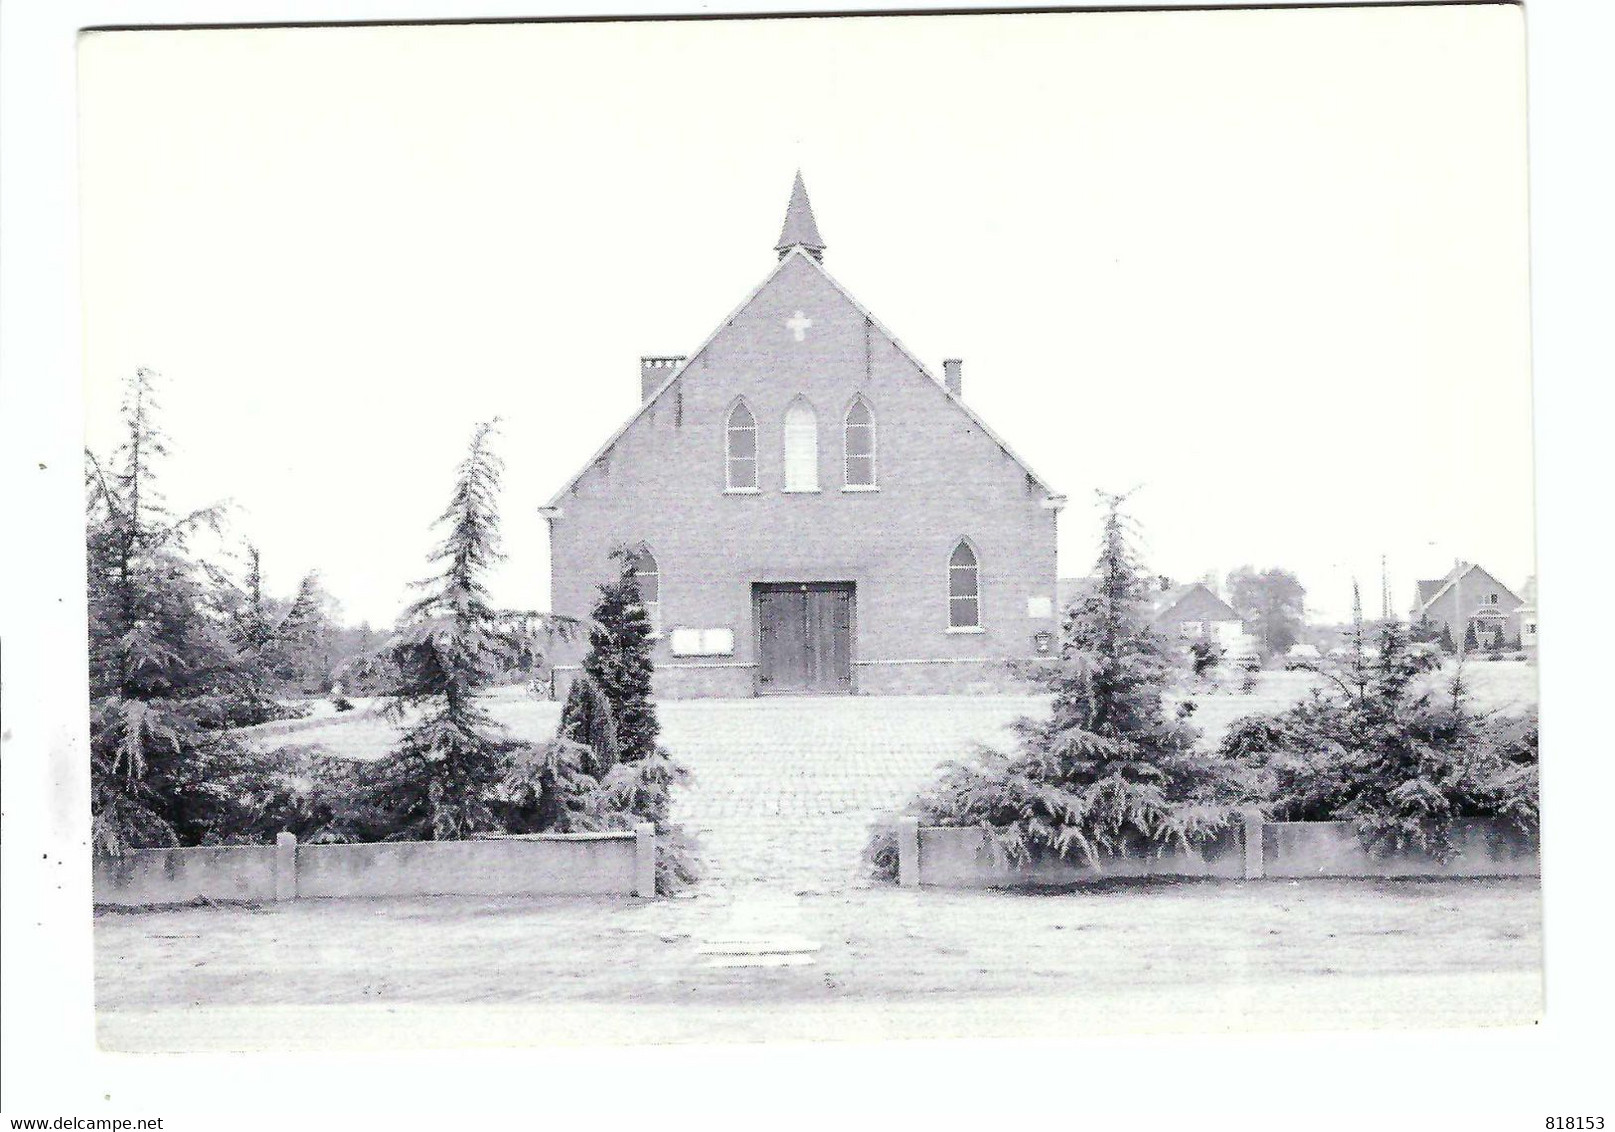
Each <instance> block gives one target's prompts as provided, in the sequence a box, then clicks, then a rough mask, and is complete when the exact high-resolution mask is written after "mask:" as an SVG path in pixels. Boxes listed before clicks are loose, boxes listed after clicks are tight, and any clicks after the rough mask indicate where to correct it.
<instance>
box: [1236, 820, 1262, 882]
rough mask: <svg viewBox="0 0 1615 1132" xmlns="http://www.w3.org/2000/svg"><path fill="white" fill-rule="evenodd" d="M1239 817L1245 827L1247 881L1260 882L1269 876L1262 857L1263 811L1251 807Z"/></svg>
mask: <svg viewBox="0 0 1615 1132" xmlns="http://www.w3.org/2000/svg"><path fill="white" fill-rule="evenodd" d="M1239 816H1240V819H1241V820H1242V821H1243V822H1244V825H1245V837H1244V841H1245V879H1246V880H1260V879H1261V878H1262V877H1264V876H1266V875H1267V870H1266V868H1265V867H1264V859H1263V856H1262V811H1261V810H1259V809H1257V808H1256V807H1255V806H1249V807H1246V808H1245V809H1243V810H1241V811H1240V812H1239Z"/></svg>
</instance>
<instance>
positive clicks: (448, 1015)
mask: <svg viewBox="0 0 1615 1132" xmlns="http://www.w3.org/2000/svg"><path fill="white" fill-rule="evenodd" d="M734 912H735V909H734V908H732V907H731V906H730V905H729V904H728V902H727V901H725V900H724V899H721V898H709V897H696V898H693V899H684V900H663V901H656V902H637V901H628V900H577V899H570V900H559V899H528V900H495V899H484V898H468V897H466V898H462V897H455V898H448V897H439V898H431V899H417V900H347V901H312V900H309V901H296V902H291V903H287V904H282V905H268V906H263V907H233V908H185V909H179V910H173V911H147V912H138V913H102V914H99V915H97V917H96V931H95V947H96V996H97V1005H98V1010H99V1012H100V1027H101V1038H102V1044H103V1045H104V1046H106V1047H108V1048H128V1049H145V1048H151V1049H159V1048H179V1047H186V1048H249V1047H250V1048H256V1047H260V1046H300V1045H322V1044H326V1043H336V1044H346V1043H354V1042H356V1043H358V1044H367V1043H371V1042H379V1043H380V1044H396V1043H397V1042H399V1041H403V1042H404V1043H406V1044H414V1043H424V1044H444V1043H448V1044H453V1043H457V1042H461V1041H465V1040H473V1041H478V1040H484V1039H486V1040H488V1041H490V1042H496V1043H501V1044H502V1043H509V1042H515V1043H525V1042H547V1041H627V1040H646V1041H661V1040H707V1041H723V1040H733V1039H736V1038H741V1039H755V1038H771V1037H858V1036H867V1037H893V1036H920V1035H924V1034H929V1035H931V1036H937V1035H938V1034H939V1033H941V1034H948V1033H959V1034H965V1033H969V1034H983V1035H984V1034H993V1033H1032V1032H1038V1033H1062V1032H1071V1033H1075V1032H1080V1031H1087V1032H1091V1031H1092V1030H1093V1029H1094V1028H1096V1027H1097V1028H1099V1029H1102V1030H1105V1031H1109V1032H1118V1031H1120V1032H1126V1031H1137V1030H1141V1029H1152V1030H1153V1029H1194V1030H1207V1029H1211V1030H1219V1029H1228V1028H1233V1029H1249V1028H1258V1029H1273V1028H1280V1029H1288V1028H1339V1027H1353V1026H1361V1025H1393V1026H1442V1025H1477V1024H1482V1025H1484V1024H1528V1023H1530V1022H1531V1021H1533V1020H1534V1019H1535V1018H1536V1017H1537V1016H1538V1014H1539V1011H1540V1002H1541V985H1540V980H1541V951H1540V939H1541V931H1540V926H1541V914H1540V901H1539V896H1538V886H1537V884H1536V882H1535V881H1534V880H1533V881H1517V880H1478V881H1477V880H1470V881H1424V882H1414V881H1348V880H1338V881H1333V880H1321V881H1308V882H1305V883H1298V882H1293V881H1253V882H1243V883H1241V882H1184V883H1154V884H1149V885H1146V886H1139V885H1136V884H1132V885H1122V884H1113V885H1112V886H1110V887H1103V886H1101V887H1099V888H1091V889H1084V890H1078V891H1072V892H1061V893H1055V894H1040V895H1028V894H1016V893H1009V892H992V891H988V892H952V891H941V890H921V891H915V890H902V889H893V888H889V887H884V886H880V887H865V888H856V889H849V890H844V891H841V892H836V893H829V894H815V895H809V896H806V897H803V898H801V899H798V900H792V901H789V902H788V903H786V904H781V905H780V907H779V908H777V909H775V910H774V917H775V918H774V922H773V924H772V925H771V926H772V927H773V928H775V929H777V931H778V932H784V933H787V934H788V935H789V937H790V938H792V939H799V940H807V941H811V943H814V944H817V948H816V949H808V950H806V952H805V955H804V958H803V961H802V962H800V963H799V964H798V965H790V966H756V967H744V966H743V967H730V966H719V965H714V963H713V958H712V955H711V953H710V948H708V947H706V946H705V945H707V944H709V943H710V942H711V941H714V940H723V939H726V938H730V937H732V936H733V934H734V930H735V921H734V918H733V917H734ZM763 926H764V927H766V926H768V925H763ZM750 927H751V929H752V930H753V931H754V932H755V931H756V930H758V928H759V925H758V924H757V923H756V922H752V923H751V924H750ZM466 1008H476V1009H475V1010H472V1011H471V1012H470V1013H469V1014H468V1013H466ZM456 1019H458V1021H456ZM470 1020H475V1021H470ZM468 1025H474V1027H475V1030H474V1032H464V1031H463V1029H462V1028H463V1027H465V1026H468ZM443 1027H448V1029H447V1030H446V1031H445V1030H444V1029H443ZM939 1028H940V1030H939Z"/></svg>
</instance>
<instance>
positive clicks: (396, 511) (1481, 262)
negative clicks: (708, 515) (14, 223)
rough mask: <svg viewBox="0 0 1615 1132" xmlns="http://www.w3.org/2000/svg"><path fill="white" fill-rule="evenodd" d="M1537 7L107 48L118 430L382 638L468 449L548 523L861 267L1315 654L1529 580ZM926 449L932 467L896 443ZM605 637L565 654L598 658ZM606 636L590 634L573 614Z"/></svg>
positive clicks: (856, 281) (541, 540)
mask: <svg viewBox="0 0 1615 1132" xmlns="http://www.w3.org/2000/svg"><path fill="white" fill-rule="evenodd" d="M1522 51H1523V44H1522V28H1521V19H1520V13H1519V11H1518V10H1517V9H1513V8H1507V7H1480V8H1395V9H1378V10H1352V9H1336V10H1317V9H1314V10H1300V11H1268V12H1239V13H1233V12H1200V13H1133V14H1101V13H1084V14H1072V15H1061V16H1029V15H1028V16H992V17H982V16H972V17H928V18H888V19H858V20H845V19H842V20H834V19H822V20H813V21H800V20H793V21H760V22H732V23H705V22H703V23H678V24H651V23H641V24H592V25H578V26H564V25H533V26H512V25H498V26H481V27H437V28H418V27H417V28H350V29H335V28H321V29H297V30H253V31H189V32H131V33H101V34H96V35H91V36H87V37H86V38H85V39H84V40H83V41H82V46H81V59H80V63H81V71H80V75H81V90H82V96H83V101H82V117H81V127H82V154H81V156H82V163H83V164H82V193H83V218H84V252H83V255H84V261H83V278H84V287H85V303H86V308H85V313H86V323H85V336H86V341H85V348H86V367H87V372H86V383H87V384H86V414H87V417H88V429H89V435H90V441H91V443H92V445H94V446H95V447H97V448H98V449H104V448H105V447H107V446H108V445H109V444H110V443H112V442H114V441H115V429H114V428H113V410H114V407H115V404H116V395H117V389H118V383H119V381H120V380H121V379H122V377H123V376H124V375H126V374H127V373H129V372H130V371H132V370H133V369H134V368H135V367H136V366H138V365H147V366H151V367H153V368H155V369H157V370H159V371H160V372H162V373H163V375H164V377H165V384H164V398H163V399H164V403H165V406H166V413H165V417H164V420H165V423H166V427H167V429H168V431H169V432H170V433H171V435H172V436H173V438H174V440H175V447H176V454H175V456H174V458H173V459H172V460H171V461H170V464H169V468H168V471H169V476H168V480H167V489H168V493H169V495H170V497H171V498H172V499H173V501H174V502H175V503H176V504H177V505H198V504H202V503H206V502H210V501H212V500H214V499H218V498H221V497H229V498H231V499H233V500H234V501H235V503H236V504H237V505H238V507H239V510H238V512H237V514H236V517H235V520H234V529H235V530H236V531H237V532H238V533H239V534H240V535H242V536H243V537H250V538H252V539H253V540H255V541H256V542H258V543H259V544H260V545H261V546H262V547H263V549H264V554H265V568H266V573H267V575H268V580H269V582H270V584H271V586H272V587H274V588H276V589H277V590H280V591H289V590H290V589H291V588H292V586H294V585H295V582H296V578H297V576H298V575H299V574H301V573H302V572H303V571H304V570H307V569H311V568H316V567H317V568H319V569H320V570H321V571H322V572H323V574H324V577H325V584H326V586H327V588H328V589H330V591H331V592H332V593H333V594H334V595H335V596H336V597H337V598H338V599H339V600H340V601H341V602H342V603H343V606H344V608H345V610H346V612H347V615H348V617H349V618H350V619H353V620H357V619H359V618H368V619H370V620H371V621H372V622H375V623H377V624H381V623H385V622H389V621H390V620H391V619H392V617H393V616H394V615H395V614H396V612H397V611H398V609H399V608H400V607H401V604H402V602H403V600H404V599H405V597H406V593H405V585H406V583H407V582H408V581H409V580H411V579H413V578H416V577H419V576H421V575H422V574H423V573H424V572H425V570H426V565H425V554H426V551H427V549H428V547H429V545H430V543H431V539H432V535H431V533H430V532H429V530H428V524H429V522H430V520H431V519H432V518H433V517H434V516H435V515H436V514H437V512H438V511H439V509H440V508H441V506H442V505H443V503H444V502H445V500H446V498H447V493H448V490H449V487H450V476H451V469H452V467H453V465H454V463H455V462H456V460H457V459H458V457H459V455H460V452H461V450H462V448H463V446H464V444H465V441H466V439H467V437H468V436H469V433H470V430H471V427H472V425H473V423H474V422H475V421H477V420H479V419H482V418H485V417H487V416H490V415H492V414H495V413H498V414H500V415H502V416H503V417H504V418H505V422H506V423H505V434H504V440H503V445H502V450H503V453H504V455H505V457H506V459H507V461H508V464H509V473H508V476H507V479H506V494H505V499H504V515H505V536H506V546H507V550H508V551H509V555H510V557H509V560H508V561H507V563H506V564H505V566H504V568H503V569H502V571H501V572H500V574H499V575H498V577H497V578H496V580H495V586H494V589H495V596H496V598H498V599H499V600H501V601H503V602H505V603H508V604H511V605H524V606H532V605H536V606H543V605H545V604H547V595H548V586H547V577H548V565H547V564H548V555H547V547H546V541H545V537H544V535H545V532H544V524H543V522H542V520H540V519H539V518H538V517H537V516H536V514H535V513H534V509H535V508H536V507H537V506H539V505H540V504H542V503H543V502H545V501H546V500H547V498H548V497H549V496H550V494H551V493H552V492H553V491H554V490H555V489H556V488H557V487H558V486H560V485H561V484H562V483H563V482H565V480H566V479H567V478H568V477H569V476H570V475H571V474H572V473H573V472H575V471H576V470H577V468H578V467H579V466H580V465H581V464H582V463H583V462H584V461H585V460H586V459H587V458H588V456H589V455H590V454H591V453H592V452H593V451H594V450H595V449H596V448H597V447H598V446H599V444H600V443H601V442H602V441H604V440H605V438H606V437H607V436H608V435H609V434H610V433H611V432H612V431H613V430H614V429H615V428H616V427H617V426H618V425H619V424H621V422H622V421H623V420H624V419H625V418H626V417H627V415H628V414H629V413H631V412H632V411H633V409H634V407H635V405H636V403H637V400H638V357H639V355H640V354H642V353H688V352H690V351H691V350H692V349H693V348H694V347H695V346H697V345H698V344H699V343H700V342H701V341H702V340H703V339H704V338H705V337H706V336H707V334H708V333H710V332H711V331H712V329H713V328H714V327H715V326H716V325H717V323H718V322H719V320H720V319H721V318H722V317H723V316H724V315H726V314H727V313H728V312H729V310H730V309H731V308H732V307H733V306H734V305H735V304H736V303H737V302H739V301H740V300H741V299H742V298H743V297H744V296H745V295H746V293H747V292H748V291H749V290H750V289H751V287H753V286H754V285H755V284H756V283H757V282H758V281H759V280H760V279H761V278H762V277H763V276H764V275H765V274H766V273H767V271H768V270H769V269H770V268H771V266H772V265H773V262H774V255H773V252H772V250H771V248H772V245H773V242H774V240H775V237H776V236H777V234H778V230H779V222H780V218H781V215H782V213H783V210H784V206H785V201H786V198H787V196H788V192H789V188H790V182H791V177H792V174H793V173H794V171H795V169H796V168H797V167H798V166H799V165H800V166H801V167H802V168H803V170H804V172H805V175H806V178H807V184H808V189H809V192H810V193H811V194H812V197H813V203H814V207H815V211H816V213H817V216H818V220H819V225H820V229H821V231H822V232H823V234H824V236H825V239H826V241H827V242H828V244H829V245H830V248H829V251H828V253H827V255H826V259H825V263H826V266H827V267H828V268H829V269H830V271H831V272H832V273H833V274H834V275H836V277H837V278H839V279H840V280H841V281H842V282H843V283H845V284H846V285H847V286H848V287H849V288H850V289H851V290H852V292H853V293H854V294H855V295H857V296H858V297H859V299H860V300H862V301H863V302H864V303H865V304H866V305H868V306H869V307H870V309H872V310H873V311H874V312H875V314H876V315H877V316H878V317H879V318H880V319H881V320H882V321H883V322H884V323H885V324H886V325H887V326H889V327H891V328H892V330H893V331H894V332H895V333H897V334H898V335H899V336H900V337H901V338H902V339H903V341H904V342H905V344H907V345H908V346H909V347H910V348H911V349H913V350H914V351H915V352H916V353H917V354H918V355H919V356H920V357H921V358H922V359H924V360H926V361H927V362H928V363H929V364H931V365H932V366H933V367H939V366H940V360H941V358H943V357H944V356H955V355H958V356H962V357H963V358H964V359H965V398H966V400H967V401H969V402H970V403H971V404H972V405H973V406H974V407H975V408H976V409H977V410H978V411H980V412H981V413H982V415H983V416H984V418H985V419H986V420H987V421H988V422H989V423H990V424H991V425H992V426H993V427H994V429H995V430H996V431H998V432H999V433H1000V434H1001V435H1003V436H1004V437H1005V438H1006V439H1007V440H1008V441H1009V443H1010V444H1011V445H1012V446H1014V447H1015V448H1016V449H1017V450H1018V451H1019V452H1020V453H1021V454H1022V455H1023V456H1025V457H1026V458H1027V459H1028V461H1029V462H1030V463H1031V464H1032V466H1033V467H1035V468H1037V469H1038V470H1039V472H1040V473H1042V474H1043V475H1044V476H1045V477H1046V478H1047V479H1049V480H1050V481H1051V482H1052V483H1053V484H1054V486H1055V487H1056V488H1057V489H1059V490H1062V491H1065V492H1066V493H1067V494H1068V495H1069V496H1070V499H1071V502H1070V505H1069V506H1068V508H1067V510H1066V512H1065V513H1064V514H1063V515H1062V517H1061V518H1062V522H1061V540H1060V553H1061V564H1060V569H1061V572H1062V573H1063V574H1071V573H1081V572H1085V571H1086V569H1087V568H1088V565H1089V563H1090V560H1091V559H1092V556H1093V553H1094V544H1095V537H1096V529H1097V525H1096V512H1095V511H1094V509H1093V508H1092V507H1091V506H1090V500H1091V498H1092V492H1093V490H1094V489H1095V488H1096V487H1104V488H1107V489H1123V488H1127V487H1131V486H1133V485H1137V484H1142V485H1144V488H1143V490H1142V491H1141V492H1140V493H1139V495H1138V496H1137V497H1136V505H1135V511H1136V513H1137V515H1138V517H1139V519H1140V520H1141V521H1142V522H1143V523H1144V524H1145V526H1146V528H1147V533H1148V537H1149V552H1150V563H1151V566H1152V567H1153V568H1154V569H1156V570H1158V571H1160V572H1163V573H1168V574H1173V575H1175V576H1178V577H1182V578H1190V577H1194V576H1197V575H1199V574H1200V573H1201V572H1203V571H1205V570H1209V569H1215V570H1217V571H1218V572H1219V573H1222V572H1226V571H1227V570H1229V569H1231V568H1232V567H1234V566H1237V565H1239V564H1240V563H1243V562H1250V563H1252V564H1254V565H1256V566H1258V567H1265V566H1269V565H1282V566H1287V567H1290V568H1292V569H1294V570H1296V571H1297V572H1298V573H1299V574H1300V575H1301V577H1302V580H1303V581H1304V582H1305V583H1306V585H1307V587H1308V590H1309V602H1310V604H1311V605H1312V606H1313V608H1314V610H1315V611H1316V612H1317V613H1318V614H1319V615H1321V616H1325V617H1342V616H1344V615H1345V614H1346V613H1347V612H1348V610H1349V605H1350V578H1351V575H1352V573H1353V572H1355V573H1356V574H1357V575H1358V576H1359V578H1360V579H1361V581H1362V584H1363V590H1364V601H1365V605H1367V606H1368V607H1369V608H1370V612H1373V611H1374V610H1375V609H1376V608H1377V604H1378V600H1377V595H1378V588H1379V560H1380V555H1381V554H1385V555H1388V556H1389V558H1390V567H1391V574H1392V583H1393V586H1394V598H1395V604H1396V607H1397V608H1398V610H1405V609H1406V607H1407V605H1408V604H1409V600H1410V598H1411V593H1412V584H1413V580H1414V578H1415V577H1433V576H1437V575H1439V574H1440V573H1441V572H1443V571H1444V570H1445V569H1446V568H1447V567H1449V566H1450V564H1451V562H1452V559H1453V558H1454V557H1455V556H1462V557H1465V558H1469V559H1473V560H1476V561H1479V562H1482V563H1483V564H1485V565H1487V567H1488V568H1489V569H1491V570H1492V571H1493V572H1494V573H1496V574H1498V575H1499V576H1500V577H1501V578H1502V579H1503V580H1504V581H1506V582H1508V583H1510V584H1513V585H1516V586H1517V585H1518V584H1519V583H1520V582H1521V581H1522V580H1523V579H1524V576H1525V575H1526V574H1528V573H1531V572H1532V570H1533V564H1532V508H1531V500H1532V493H1531V483H1532V476H1531V470H1532V462H1531V401H1530V387H1529V337H1528V335H1529V323H1528V317H1529V311H1528V291H1527V283H1528V280H1527V258H1526V257H1527V239H1526V187H1525V93H1524V70H1523V55H1522ZM882 423H883V425H884V426H885V427H900V425H899V424H898V422H884V421H883V422H882ZM569 612H570V611H569ZM575 612H582V611H575Z"/></svg>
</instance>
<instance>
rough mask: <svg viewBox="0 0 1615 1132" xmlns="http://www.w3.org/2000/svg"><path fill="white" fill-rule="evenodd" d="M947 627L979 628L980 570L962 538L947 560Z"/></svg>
mask: <svg viewBox="0 0 1615 1132" xmlns="http://www.w3.org/2000/svg"><path fill="white" fill-rule="evenodd" d="M948 628H950V629H979V628H981V570H980V568H979V567H978V566H977V564H976V552H975V551H974V550H971V549H970V544H969V543H968V542H965V541H964V540H963V539H960V540H959V545H958V546H956V547H954V548H953V555H952V557H950V558H949V559H948Z"/></svg>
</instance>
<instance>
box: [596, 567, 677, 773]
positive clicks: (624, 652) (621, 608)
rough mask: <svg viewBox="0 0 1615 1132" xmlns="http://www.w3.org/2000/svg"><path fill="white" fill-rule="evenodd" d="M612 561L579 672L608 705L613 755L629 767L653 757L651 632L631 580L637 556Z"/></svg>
mask: <svg viewBox="0 0 1615 1132" xmlns="http://www.w3.org/2000/svg"><path fill="white" fill-rule="evenodd" d="M611 557H612V559H613V560H614V561H615V562H616V563H617V577H616V578H615V579H613V580H612V581H609V582H604V583H602V584H601V585H600V587H599V590H600V598H599V600H598V601H597V602H596V603H595V607H594V613H593V615H592V616H593V625H592V626H591V627H590V630H589V652H588V654H587V655H586V656H585V657H584V658H583V671H584V672H585V673H586V674H587V675H588V676H589V678H590V679H592V680H593V681H594V682H595V683H596V684H597V685H598V686H599V688H600V690H601V691H602V692H603V693H604V694H605V697H606V699H607V700H608V701H609V702H610V704H611V715H612V719H613V721H614V722H615V724H616V729H617V747H618V750H619V751H620V752H621V756H622V761H623V762H625V763H631V762H636V761H638V760H640V759H644V758H648V757H650V756H651V755H652V754H653V753H655V750H656V737H657V735H658V733H659V732H660V725H659V724H658V723H657V720H656V707H655V705H654V704H653V703H652V702H651V676H652V673H653V671H654V667H655V666H654V664H653V662H652V660H651V632H652V627H651V621H650V615H649V614H648V613H647V612H646V611H645V606H644V605H643V603H642V602H641V601H640V596H639V583H638V582H637V581H636V580H635V577H634V570H635V562H636V558H637V556H636V555H635V554H634V552H633V551H632V550H631V549H629V548H628V547H626V546H619V547H618V548H617V549H615V550H613V551H612V552H611Z"/></svg>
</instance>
